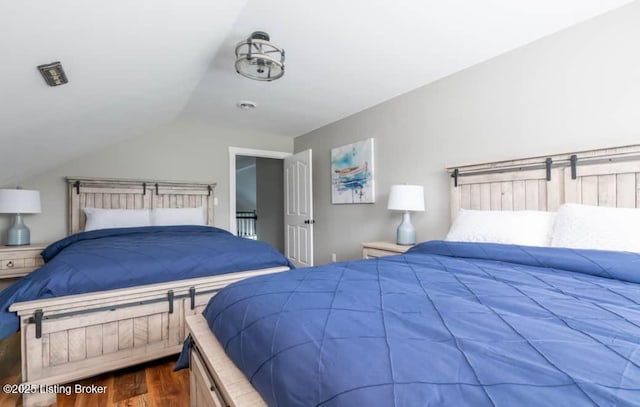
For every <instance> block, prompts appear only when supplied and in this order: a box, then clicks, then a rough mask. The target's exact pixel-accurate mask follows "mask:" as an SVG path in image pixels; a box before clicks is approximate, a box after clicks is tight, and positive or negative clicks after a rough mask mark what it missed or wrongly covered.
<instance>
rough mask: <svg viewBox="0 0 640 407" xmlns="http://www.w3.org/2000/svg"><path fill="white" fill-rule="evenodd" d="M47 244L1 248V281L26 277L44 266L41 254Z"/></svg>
mask: <svg viewBox="0 0 640 407" xmlns="http://www.w3.org/2000/svg"><path fill="white" fill-rule="evenodd" d="M46 247H47V245H46V244H30V245H25V246H0V280H1V279H5V278H16V277H22V276H26V275H27V274H29V273H31V272H32V271H33V270H35V269H37V268H38V267H40V266H42V265H43V264H44V261H43V260H42V257H40V252H42V251H43V250H44V249H45V248H46Z"/></svg>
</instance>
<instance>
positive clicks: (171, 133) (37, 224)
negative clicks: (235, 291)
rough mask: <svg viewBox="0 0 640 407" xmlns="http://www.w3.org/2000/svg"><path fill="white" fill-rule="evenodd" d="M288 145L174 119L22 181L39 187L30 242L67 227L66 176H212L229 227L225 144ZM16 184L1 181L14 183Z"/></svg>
mask: <svg viewBox="0 0 640 407" xmlns="http://www.w3.org/2000/svg"><path fill="white" fill-rule="evenodd" d="M230 146H233V147H244V148H256V149H262V150H274V151H292V150H293V140H292V139H291V138H290V137H285V136H280V135H275V134H269V133H258V132H255V131H242V130H237V129H229V128H221V127H214V126H209V125H201V124H194V123H184V122H174V123H172V124H170V125H167V126H164V127H162V128H159V129H157V130H155V131H153V132H150V133H147V134H146V135H143V136H140V137H136V138H133V139H130V140H127V141H124V142H120V143H117V144H115V145H112V146H109V147H106V148H104V149H102V150H99V151H94V152H88V153H86V154H85V156H84V157H82V158H79V159H76V160H73V161H70V162H68V163H66V164H64V165H62V166H60V167H58V168H55V169H52V170H50V171H48V172H47V173H46V174H42V175H40V176H38V177H34V178H31V179H28V180H26V181H24V182H21V183H20V185H21V186H22V187H23V188H25V189H37V190H39V191H40V192H41V199H42V213H41V214H38V215H29V216H27V217H26V220H25V222H26V224H27V225H28V226H29V227H30V229H31V241H32V242H51V241H53V240H57V239H59V238H61V237H64V236H65V235H66V232H67V189H66V183H65V180H64V177H65V176H87V177H114V178H133V179H137V178H140V179H160V180H169V181H171V180H175V181H196V182H217V183H218V186H217V187H216V189H215V197H217V198H218V201H219V204H218V206H216V207H215V225H216V226H218V227H221V228H225V229H227V228H228V227H229V147H230ZM14 186H15V185H6V187H14ZM9 219H10V216H8V215H0V232H2V237H1V238H0V241H2V242H4V241H5V239H6V236H5V234H6V230H7V228H8V225H9ZM234 221H235V220H234Z"/></svg>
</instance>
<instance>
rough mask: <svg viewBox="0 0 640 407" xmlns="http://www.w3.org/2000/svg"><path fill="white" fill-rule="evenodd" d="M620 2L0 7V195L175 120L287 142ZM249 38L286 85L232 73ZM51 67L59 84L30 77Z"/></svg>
mask: <svg viewBox="0 0 640 407" xmlns="http://www.w3.org/2000/svg"><path fill="white" fill-rule="evenodd" d="M629 2H630V0H607V1H604V0H563V1H557V0H522V1H517V2H516V1H513V0H486V1H476V0H448V1H436V0H424V1H416V0H393V1H392V0H352V1H344V0H322V1H320V0H315V1H300V0H270V1H264V0H248V1H247V0H224V1H212V0H208V1H205V0H190V1H188V2H185V1H179V0H136V1H126V0H111V1H107V2H87V1H83V0H59V1H56V2H50V1H44V0H30V1H9V0H7V1H3V2H1V3H0V27H1V30H2V35H0V56H1V57H2V62H0V66H1V67H2V68H1V69H0V185H6V184H8V183H9V182H14V181H18V180H20V179H24V178H26V177H28V176H31V175H35V174H38V173H40V172H42V171H45V170H46V169H47V168H50V167H52V166H55V165H58V164H61V163H63V162H65V161H67V160H69V159H72V158H73V157H76V156H78V155H80V154H83V153H84V152H86V151H90V150H95V149H97V148H100V147H102V146H106V145H109V144H112V143H115V142H117V141H119V140H122V139H125V138H130V137H133V136H136V135H139V134H143V133H145V132H149V131H151V130H153V129H155V128H158V127H160V126H163V125H164V124H166V123H167V122H170V121H173V120H176V118H178V119H180V120H185V121H196V122H202V123H212V124H215V125H224V126H226V127H240V128H248V129H259V130H260V131H261V132H272V133H276V134H283V135H287V136H291V137H295V136H298V135H300V134H303V133H306V132H308V131H310V130H313V129H315V128H318V127H320V126H322V125H325V124H328V123H330V122H333V121H336V120H338V119H340V118H343V117H345V116H348V115H350V114H353V113H356V112H358V111H361V110H363V109H366V108H367V107H370V106H372V105H375V104H378V103H380V102H383V101H385V100H388V99H390V98H392V97H394V96H397V95H399V94H402V93H405V92H407V91H409V90H412V89H415V88H417V87H420V86H423V85H425V84H427V83H430V82H432V81H434V80H437V79H439V78H442V77H444V76H447V75H450V74H452V73H455V72H457V71H460V70H462V69H464V68H466V67H469V66H472V65H474V64H477V63H479V62H482V61H484V60H487V59H490V58H492V57H495V56H497V55H499V54H501V53H504V52H507V51H509V50H512V49H515V48H517V47H520V46H522V45H525V44H527V43H529V42H532V41H535V40H536V39H539V38H542V37H544V36H547V35H549V34H552V33H554V32H557V31H559V30H562V29H564V28H567V27H569V26H571V25H574V24H576V23H579V22H581V21H584V20H586V19H589V18H592V17H594V16H596V15H599V14H602V13H604V12H606V11H609V10H611V9H613V8H616V7H619V6H621V5H623V4H625V3H629ZM255 30H264V31H267V32H269V34H271V39H272V41H273V42H274V43H276V44H278V45H279V46H281V47H283V48H285V50H286V52H287V60H286V74H285V76H284V78H282V79H280V80H278V81H275V82H271V83H262V82H256V81H251V80H248V79H246V78H243V77H241V76H239V75H237V74H236V73H235V71H234V68H233V61H234V47H235V44H236V43H237V42H238V41H240V40H242V39H244V38H246V37H247V36H248V35H249V34H250V33H251V32H252V31H255ZM53 61H61V62H62V63H63V66H64V69H65V71H66V73H67V76H68V78H69V83H68V84H66V85H63V86H59V87H49V86H47V85H46V84H45V82H44V81H43V79H42V78H41V77H40V74H39V72H38V71H37V69H36V66H37V65H41V64H45V63H49V62H53ZM240 100H252V101H255V102H256V103H257V104H258V108H257V109H256V110H254V111H250V112H247V111H241V110H239V109H237V108H236V106H235V105H236V102H238V101H240Z"/></svg>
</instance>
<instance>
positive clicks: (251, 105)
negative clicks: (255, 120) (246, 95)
mask: <svg viewBox="0 0 640 407" xmlns="http://www.w3.org/2000/svg"><path fill="white" fill-rule="evenodd" d="M236 106H238V108H240V109H242V110H253V109H255V108H256V106H258V105H256V102H252V101H250V100H243V101H242V102H238V103H236Z"/></svg>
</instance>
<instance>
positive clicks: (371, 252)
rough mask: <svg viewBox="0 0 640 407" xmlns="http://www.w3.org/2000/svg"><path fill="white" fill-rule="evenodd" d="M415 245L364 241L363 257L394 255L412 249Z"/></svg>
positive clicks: (373, 257)
mask: <svg viewBox="0 0 640 407" xmlns="http://www.w3.org/2000/svg"><path fill="white" fill-rule="evenodd" d="M412 247H413V245H406V246H405V245H400V244H395V243H391V242H364V243H362V258H363V259H375V258H376V257H383V256H393V255H396V254H402V253H404V252H406V251H407V250H409V249H411V248H412Z"/></svg>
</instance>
